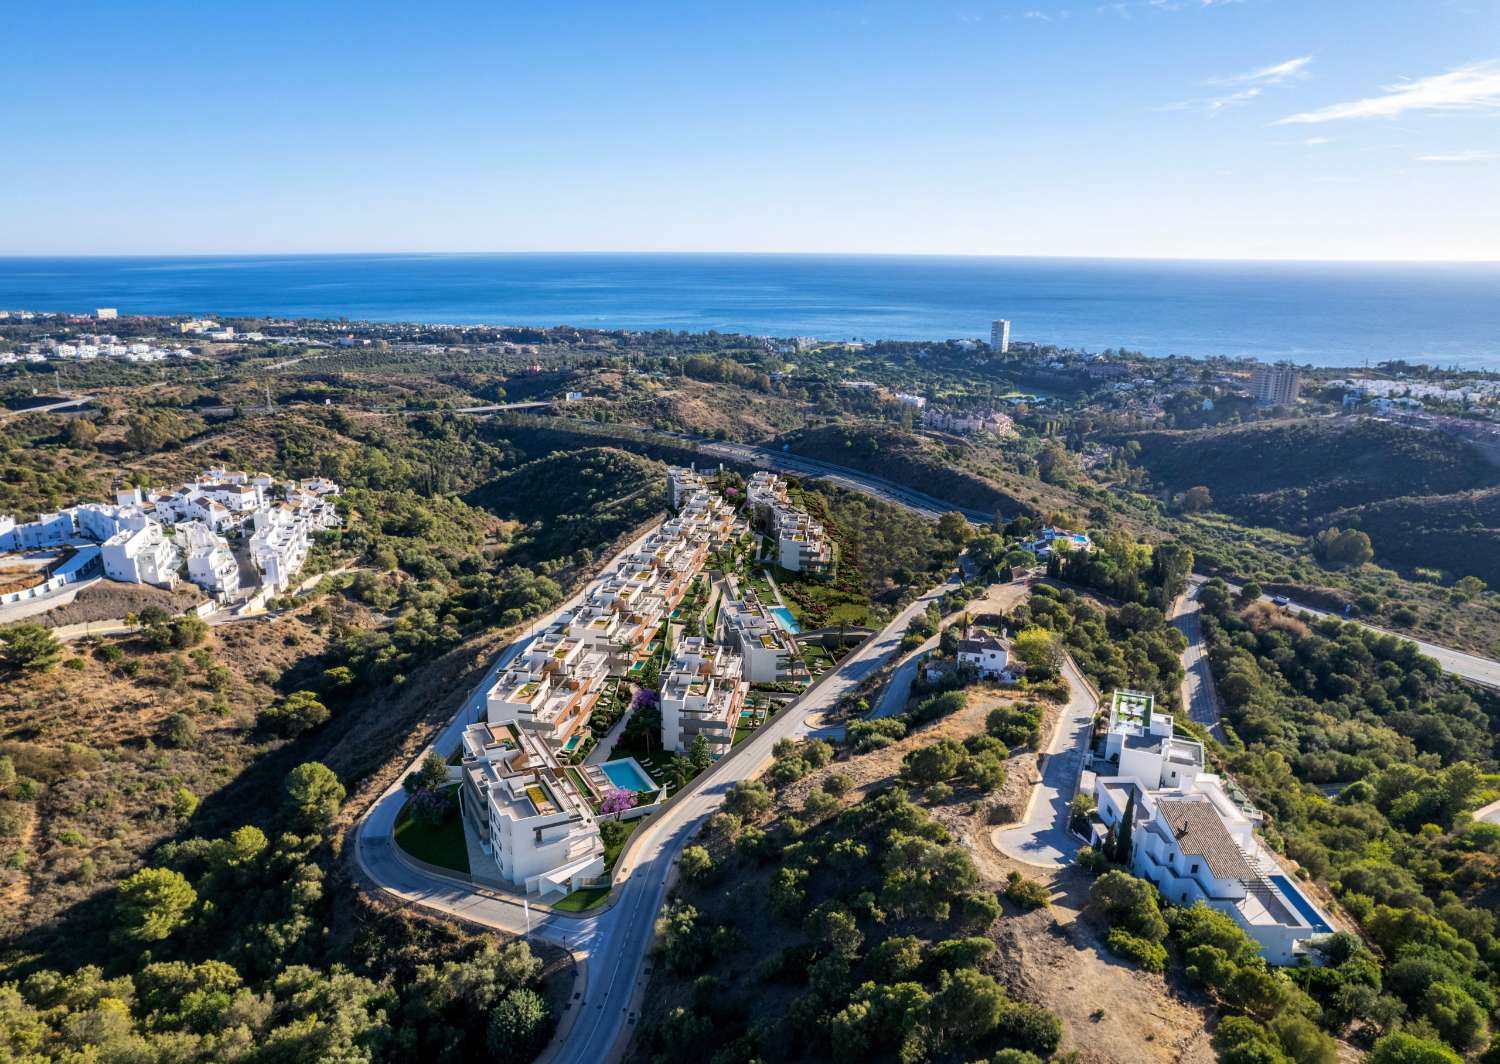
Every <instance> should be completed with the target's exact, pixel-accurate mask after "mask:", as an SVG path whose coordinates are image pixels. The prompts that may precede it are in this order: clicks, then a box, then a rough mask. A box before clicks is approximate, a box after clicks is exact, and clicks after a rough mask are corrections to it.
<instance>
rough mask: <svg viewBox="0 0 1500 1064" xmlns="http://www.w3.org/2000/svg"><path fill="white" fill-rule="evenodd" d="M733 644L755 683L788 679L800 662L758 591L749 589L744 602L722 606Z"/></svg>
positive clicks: (747, 675) (733, 601) (727, 602)
mask: <svg viewBox="0 0 1500 1064" xmlns="http://www.w3.org/2000/svg"><path fill="white" fill-rule="evenodd" d="M719 618H720V620H721V622H722V623H723V625H724V631H725V635H726V637H727V639H728V641H729V643H730V644H731V645H732V646H734V647H735V648H736V649H738V651H739V654H740V658H741V659H742V661H743V662H744V665H743V671H744V675H745V679H746V680H748V681H750V682H751V683H775V682H776V681H777V680H780V679H784V678H785V674H786V673H788V672H789V671H790V669H791V666H792V662H794V661H796V660H797V647H796V645H795V644H794V643H793V642H792V637H791V635H790V634H788V633H787V631H786V629H785V628H783V627H782V626H781V624H780V622H778V621H777V620H776V615H775V614H773V613H772V612H771V610H770V608H769V607H767V606H766V605H765V603H763V602H761V601H760V599H759V598H757V597H756V595H755V592H754V591H752V590H750V589H748V588H747V589H745V594H744V597H743V598H741V599H737V600H736V599H730V598H728V597H726V598H725V599H724V600H723V604H722V605H721V606H720V607H719Z"/></svg>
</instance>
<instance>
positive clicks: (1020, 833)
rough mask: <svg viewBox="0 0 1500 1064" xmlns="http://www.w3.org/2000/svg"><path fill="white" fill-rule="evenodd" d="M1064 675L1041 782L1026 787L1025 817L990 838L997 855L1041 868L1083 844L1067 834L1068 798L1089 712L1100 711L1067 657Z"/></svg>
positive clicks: (1083, 751) (1057, 864)
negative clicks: (1063, 696) (1064, 697)
mask: <svg viewBox="0 0 1500 1064" xmlns="http://www.w3.org/2000/svg"><path fill="white" fill-rule="evenodd" d="M1063 676H1064V678H1066V679H1067V681H1068V691H1069V693H1068V704H1067V705H1066V706H1064V707H1063V710H1062V713H1060V714H1059V715H1058V718H1057V725H1056V727H1054V728H1053V730H1052V736H1051V739H1050V741H1049V742H1048V743H1047V754H1046V758H1047V760H1046V763H1045V764H1043V766H1042V778H1041V781H1040V782H1039V783H1038V784H1037V785H1036V786H1035V787H1033V788H1032V789H1031V798H1030V800H1029V802H1028V803H1027V806H1026V814H1025V815H1024V816H1023V817H1022V818H1021V822H1020V823H1019V824H1015V825H1013V826H1011V827H1004V828H996V829H995V831H994V833H993V834H992V835H991V836H990V837H991V838H992V839H993V840H994V843H995V846H996V847H997V848H998V849H999V850H1000V851H1001V852H1002V853H1004V854H1006V855H1007V856H1010V857H1014V858H1015V859H1016V860H1017V861H1025V862H1026V863H1027V864H1032V865H1037V866H1039V867H1042V868H1061V867H1062V866H1063V865H1066V864H1068V863H1069V862H1071V861H1072V860H1073V856H1074V855H1075V854H1076V853H1077V852H1078V850H1079V848H1080V847H1081V846H1082V845H1083V843H1081V842H1079V841H1078V840H1077V839H1076V838H1074V837H1073V835H1072V834H1070V833H1069V831H1068V804H1069V803H1070V802H1071V801H1072V800H1073V789H1074V787H1076V786H1077V784H1078V774H1079V772H1080V771H1082V769H1083V759H1084V757H1085V756H1087V750H1088V742H1089V733H1090V731H1092V729H1093V722H1094V713H1095V712H1096V711H1097V710H1098V708H1099V703H1098V702H1097V701H1095V699H1094V696H1093V694H1092V693H1091V692H1090V690H1089V686H1088V684H1087V683H1085V682H1084V679H1083V675H1082V674H1081V673H1080V672H1079V671H1078V668H1077V666H1075V665H1074V664H1073V660H1072V659H1071V658H1065V659H1064V660H1063Z"/></svg>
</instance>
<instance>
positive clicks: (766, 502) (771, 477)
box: [745, 470, 834, 573]
mask: <svg viewBox="0 0 1500 1064" xmlns="http://www.w3.org/2000/svg"><path fill="white" fill-rule="evenodd" d="M745 494H746V498H747V499H748V501H749V502H750V505H751V506H752V507H753V508H754V512H755V515H756V517H758V518H759V519H760V520H762V521H764V522H765V523H766V526H767V527H768V528H769V529H770V531H771V534H772V536H774V537H775V540H776V562H777V564H778V565H780V566H781V567H782V568H783V569H786V570H787V571H789V572H793V573H828V572H831V571H832V570H833V567H834V550H833V543H832V541H831V540H829V538H828V535H827V533H826V532H825V531H824V529H823V526H822V525H820V524H818V522H816V521H814V520H813V519H812V518H811V517H809V516H808V515H807V513H806V512H805V511H804V510H802V508H801V507H798V506H793V505H792V504H791V501H790V499H789V498H788V496H787V490H786V482H785V481H784V480H782V479H781V478H780V477H778V476H777V475H776V474H775V473H768V472H766V471H765V470H761V471H759V472H756V473H752V474H751V476H750V483H749V485H748V488H747V490H746V493H745Z"/></svg>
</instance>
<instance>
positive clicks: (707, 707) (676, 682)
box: [661, 635, 747, 757]
mask: <svg viewBox="0 0 1500 1064" xmlns="http://www.w3.org/2000/svg"><path fill="white" fill-rule="evenodd" d="M742 671H743V669H742V662H741V660H740V656H739V655H738V654H735V653H733V652H732V651H730V650H727V649H726V648H724V647H722V646H719V645H718V644H716V643H710V642H708V640H706V639H704V638H703V637H702V636H696V635H695V636H689V637H687V638H685V639H683V640H682V642H681V643H679V644H678V645H677V650H676V652H675V653H673V655H672V660H671V662H670V664H669V665H668V666H667V670H666V679H665V680H664V681H663V683H662V688H661V745H662V749H664V750H675V751H677V752H678V753H683V752H686V751H687V750H688V748H690V747H691V746H692V745H693V743H694V741H695V740H697V738H698V737H699V736H700V735H701V736H703V737H704V738H705V739H706V740H707V741H708V747H709V749H710V750H711V751H712V752H713V755H714V756H715V757H722V756H724V755H725V754H727V753H729V749H730V747H732V746H733V745H734V729H735V726H736V725H737V724H738V723H739V718H740V707H741V706H742V705H743V704H744V701H745V690H746V687H747V684H746V683H745V680H744V679H743V676H742Z"/></svg>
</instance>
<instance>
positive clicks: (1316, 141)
mask: <svg viewBox="0 0 1500 1064" xmlns="http://www.w3.org/2000/svg"><path fill="white" fill-rule="evenodd" d="M1302 143H1303V144H1305V145H1306V146H1307V147H1309V148H1320V147H1322V146H1323V145H1324V144H1332V143H1333V138H1332V137H1308V138H1307V139H1306V140H1304V141H1303V142H1302Z"/></svg>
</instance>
